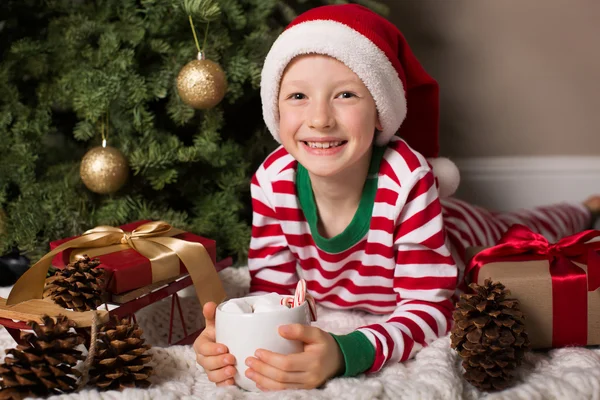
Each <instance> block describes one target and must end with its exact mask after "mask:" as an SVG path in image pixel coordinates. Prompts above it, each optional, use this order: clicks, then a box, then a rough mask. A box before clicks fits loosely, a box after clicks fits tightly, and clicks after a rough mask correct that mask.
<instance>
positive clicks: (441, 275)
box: [248, 138, 589, 372]
mask: <svg viewBox="0 0 600 400" xmlns="http://www.w3.org/2000/svg"><path fill="white" fill-rule="evenodd" d="M296 166H297V164H296V161H295V160H294V159H293V158H292V156H290V155H289V154H288V153H287V152H286V151H285V150H284V149H283V148H279V149H278V150H276V151H275V152H273V153H272V154H271V155H270V156H269V157H268V158H267V159H266V160H265V162H264V163H263V164H262V165H261V166H260V168H259V169H258V171H257V172H256V174H255V176H254V177H253V179H252V184H251V192H252V202H253V209H254V212H253V226H252V239H251V242H250V251H249V254H248V257H249V258H248V264H249V268H250V274H251V283H250V291H251V292H278V293H281V294H288V295H289V294H293V293H294V290H295V288H296V285H297V284H298V280H299V279H300V278H302V279H304V280H305V281H306V287H307V291H308V294H309V295H311V296H312V297H313V298H314V299H315V301H317V302H318V303H319V304H321V305H323V306H325V307H329V308H336V309H360V310H364V311H368V312H370V313H375V314H388V315H389V318H387V321H386V322H385V323H381V324H374V325H369V326H365V327H361V328H359V330H360V331H361V332H363V333H364V334H365V335H366V336H367V338H368V339H369V340H370V341H371V343H372V344H373V346H374V348H375V349H376V357H375V363H374V364H373V366H372V368H371V369H370V371H371V372H374V371H378V370H379V369H381V367H382V366H383V365H384V364H386V363H390V362H399V361H404V360H407V359H409V358H410V357H412V356H413V355H414V354H415V353H416V352H417V351H418V350H419V349H421V348H422V347H424V346H427V345H428V344H429V343H430V342H431V341H433V340H435V339H436V338H437V337H439V336H443V335H445V334H446V333H447V332H448V330H449V329H450V322H451V312H452V309H453V304H452V301H451V298H452V296H453V295H454V293H455V289H456V284H457V275H458V274H459V272H458V270H457V263H458V266H459V267H458V268H460V269H461V271H460V275H459V279H462V270H463V269H464V263H463V260H462V258H463V257H464V250H465V249H466V247H468V246H472V245H490V244H493V243H494V242H495V241H496V240H498V238H499V237H500V235H501V234H502V232H504V231H505V230H506V229H507V228H508V226H509V225H510V224H512V223H517V222H518V223H525V224H526V225H528V226H532V227H535V228H543V229H545V230H546V233H547V234H549V235H554V236H553V237H550V238H549V239H554V238H555V237H559V236H562V235H565V234H568V233H571V232H573V231H575V230H578V229H581V227H582V225H583V224H584V223H585V221H586V218H589V216H586V214H585V211H584V209H583V208H578V207H576V206H569V205H563V206H560V207H558V208H545V209H537V210H536V211H535V212H534V213H512V214H494V213H490V212H488V211H485V210H483V209H480V208H476V207H473V206H471V205H469V204H467V203H464V202H461V201H459V200H456V199H444V200H443V201H442V202H440V200H439V199H438V195H437V191H436V190H435V185H436V184H435V179H434V177H433V175H432V173H431V171H430V170H429V167H428V166H427V161H426V160H425V159H424V158H423V157H422V156H421V155H420V154H418V153H416V152H414V151H412V150H411V149H410V148H409V147H408V146H407V145H406V143H405V142H404V141H402V140H400V139H398V138H394V139H392V142H391V143H390V145H389V146H388V149H387V151H386V153H385V154H384V158H383V160H382V163H381V167H380V171H379V179H378V189H377V193H376V196H375V204H374V206H373V213H372V218H371V222H370V230H369V232H368V233H367V234H366V235H365V237H363V238H362V239H361V240H360V241H359V242H358V243H357V244H355V245H354V246H352V247H351V248H350V249H348V250H346V251H343V252H341V253H337V254H331V253H327V252H325V251H323V250H322V249H319V248H318V247H317V246H316V245H315V242H314V240H313V238H312V236H311V232H310V227H309V225H308V223H307V221H306V219H305V218H304V214H303V213H302V210H301V208H300V204H299V202H298V199H297V195H296V187H295V176H296ZM444 224H445V227H446V229H444Z"/></svg>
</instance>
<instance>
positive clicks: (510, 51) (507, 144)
mask: <svg viewBox="0 0 600 400" xmlns="http://www.w3.org/2000/svg"><path fill="white" fill-rule="evenodd" d="M384 2H385V3H387V4H388V5H389V6H390V9H391V14H390V16H389V18H390V19H391V20H392V22H394V23H395V24H396V25H397V26H398V27H399V28H400V30H401V31H402V32H403V33H404V34H405V36H406V38H407V39H408V41H409V43H410V44H411V47H412V48H413V50H414V52H415V53H416V54H417V57H418V58H419V59H420V60H421V62H422V64H423V65H424V66H425V68H426V69H427V70H428V71H429V72H430V74H432V75H433V76H434V77H435V78H436V79H437V80H438V82H439V83H440V89H441V107H442V115H441V136H442V139H441V143H442V153H443V154H444V155H447V156H451V157H472V156H477V157H479V156H507V155H596V156H597V155H600V22H599V21H600V1H597V0H489V1H477V0H387V1H384Z"/></svg>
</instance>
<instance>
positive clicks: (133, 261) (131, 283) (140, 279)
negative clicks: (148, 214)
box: [50, 220, 217, 294]
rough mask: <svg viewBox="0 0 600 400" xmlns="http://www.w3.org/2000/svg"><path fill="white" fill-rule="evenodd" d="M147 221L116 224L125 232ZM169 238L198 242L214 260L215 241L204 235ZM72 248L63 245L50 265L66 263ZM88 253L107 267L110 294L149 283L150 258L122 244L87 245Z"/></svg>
mask: <svg viewBox="0 0 600 400" xmlns="http://www.w3.org/2000/svg"><path fill="white" fill-rule="evenodd" d="M147 222H151V221H150V220H144V221H137V222H132V223H129V224H125V225H122V226H120V228H121V229H122V230H124V231H126V232H131V231H133V230H134V229H136V228H137V227H139V226H140V225H142V224H145V223H147ZM77 237H78V236H73V237H70V238H65V239H60V240H55V241H53V242H51V243H50V250H54V249H55V248H56V247H58V246H59V245H61V244H63V243H65V242H68V241H69V240H72V239H75V238H77ZM173 238H177V239H182V240H185V241H188V242H196V243H200V244H202V245H203V246H204V248H206V251H207V252H208V254H209V256H210V258H211V260H212V262H213V265H214V264H215V263H216V258H217V244H216V242H215V241H214V240H211V239H207V238H204V237H202V236H198V235H195V234H193V233H189V232H184V233H181V234H178V235H175V236H173ZM109 248H110V249H109ZM107 249H109V250H110V251H111V252H110V253H106V254H100V255H93V252H94V251H97V250H100V251H101V252H106V251H107ZM73 250H79V249H67V250H64V251H62V252H60V253H58V254H57V255H56V256H55V257H54V258H53V259H52V265H53V266H55V267H56V268H63V267H64V266H65V265H67V264H68V263H70V262H71V260H70V257H71V254H72V252H73ZM88 253H89V254H90V256H93V257H94V258H98V259H99V260H100V265H99V268H104V269H105V270H106V271H107V273H108V277H107V285H106V290H107V291H109V292H111V293H113V294H120V293H124V292H128V291H130V290H134V289H138V288H141V287H144V286H147V285H150V284H152V283H153V282H152V269H151V265H150V260H149V259H148V258H146V257H144V256H142V255H141V254H140V253H138V252H137V251H135V250H133V249H131V248H129V247H128V246H126V245H113V246H107V247H105V248H99V249H90V252H88ZM179 272H180V274H184V273H186V272H187V270H186V268H185V265H184V264H183V262H182V261H180V263H179Z"/></svg>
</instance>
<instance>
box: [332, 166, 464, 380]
mask: <svg viewBox="0 0 600 400" xmlns="http://www.w3.org/2000/svg"><path fill="white" fill-rule="evenodd" d="M412 183H413V184H412V185H409V186H408V187H409V189H406V190H407V191H408V192H409V193H408V195H407V197H406V200H405V204H404V206H403V207H402V209H401V211H400V214H399V216H398V218H397V220H396V226H395V230H394V257H395V258H396V267H395V271H394V291H395V292H396V295H397V296H396V298H397V307H396V309H395V310H394V312H393V313H392V314H391V315H390V316H389V317H388V318H387V320H386V322H384V323H379V324H372V325H368V326H363V327H361V328H359V329H358V330H357V331H355V332H352V333H350V334H349V335H344V337H340V336H334V338H335V339H336V341H337V343H338V344H339V346H340V348H341V350H342V353H343V354H344V358H345V362H346V372H345V374H344V375H346V376H352V375H358V374H360V373H362V372H365V371H367V372H369V373H370V372H377V371H379V370H380V369H381V368H382V367H383V366H384V365H385V364H388V363H397V362H400V361H405V360H408V359H410V358H412V357H413V356H414V355H415V353H416V352H417V351H418V350H419V349H421V348H423V347H425V346H427V345H428V344H429V343H431V342H432V341H434V340H435V339H436V338H438V337H440V336H443V335H445V334H447V333H448V331H449V329H450V327H451V318H452V310H453V308H454V307H453V304H452V301H451V300H450V298H451V296H452V295H453V294H454V290H455V288H456V283H457V275H458V269H457V266H456V264H455V262H454V259H453V258H452V256H451V254H450V251H449V249H448V247H447V244H446V236H445V231H444V228H443V222H442V209H441V204H440V201H439V197H438V191H437V188H436V185H435V180H434V176H433V174H432V172H431V171H430V170H429V169H426V168H422V169H420V170H418V171H417V172H416V173H415V175H414V179H413V180H412ZM401 198H402V199H399V201H402V200H403V199H404V198H403V197H402V196H401ZM367 341H368V342H370V344H371V350H370V352H369V349H368V348H367V347H368V346H366V343H367ZM352 346H353V347H354V349H352V348H351V347H352ZM358 346H360V347H361V349H362V350H361V351H360V352H356V351H354V350H356V348H357V347H358ZM357 353H358V354H357ZM368 354H371V355H370V356H368ZM367 357H370V358H371V360H369V362H367V361H366V360H365V359H366V358H367Z"/></svg>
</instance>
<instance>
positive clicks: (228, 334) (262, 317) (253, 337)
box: [215, 296, 311, 392]
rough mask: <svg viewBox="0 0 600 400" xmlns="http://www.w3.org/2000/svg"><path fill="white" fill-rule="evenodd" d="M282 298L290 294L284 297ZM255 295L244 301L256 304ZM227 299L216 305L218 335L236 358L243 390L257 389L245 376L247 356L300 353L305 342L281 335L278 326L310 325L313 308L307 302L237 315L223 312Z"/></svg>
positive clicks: (217, 339) (236, 376) (237, 373)
mask: <svg viewBox="0 0 600 400" xmlns="http://www.w3.org/2000/svg"><path fill="white" fill-rule="evenodd" d="M281 297H282V298H285V297H290V296H281ZM256 298H258V297H256ZM254 299H255V297H253V296H248V297H246V298H245V300H246V301H247V302H248V303H249V304H250V305H253V300H254ZM223 304H225V302H223V303H221V304H219V306H218V307H217V314H216V316H215V318H216V319H215V338H216V342H217V343H222V344H224V345H225V346H227V348H228V349H229V353H231V354H232V355H233V356H234V357H235V367H236V373H235V376H234V380H235V383H236V385H238V386H239V387H241V388H242V389H246V390H249V391H252V392H258V391H259V389H258V388H257V387H256V383H255V382H254V381H253V380H251V379H248V378H247V377H246V369H248V367H247V366H246V358H248V357H255V355H254V353H255V352H256V350H258V349H265V350H269V351H273V352H276V353H280V354H291V353H299V352H301V351H302V350H303V343H302V342H301V341H299V340H288V339H284V338H283V337H281V336H280V335H279V331H278V328H279V327H280V326H282V325H287V324H303V325H310V322H311V319H310V310H309V308H308V302H306V301H305V302H304V303H302V305H300V306H298V307H294V308H285V309H282V310H277V311H271V312H264V313H256V314H254V313H252V314H238V313H228V312H223V311H221V307H222V306H223Z"/></svg>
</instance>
